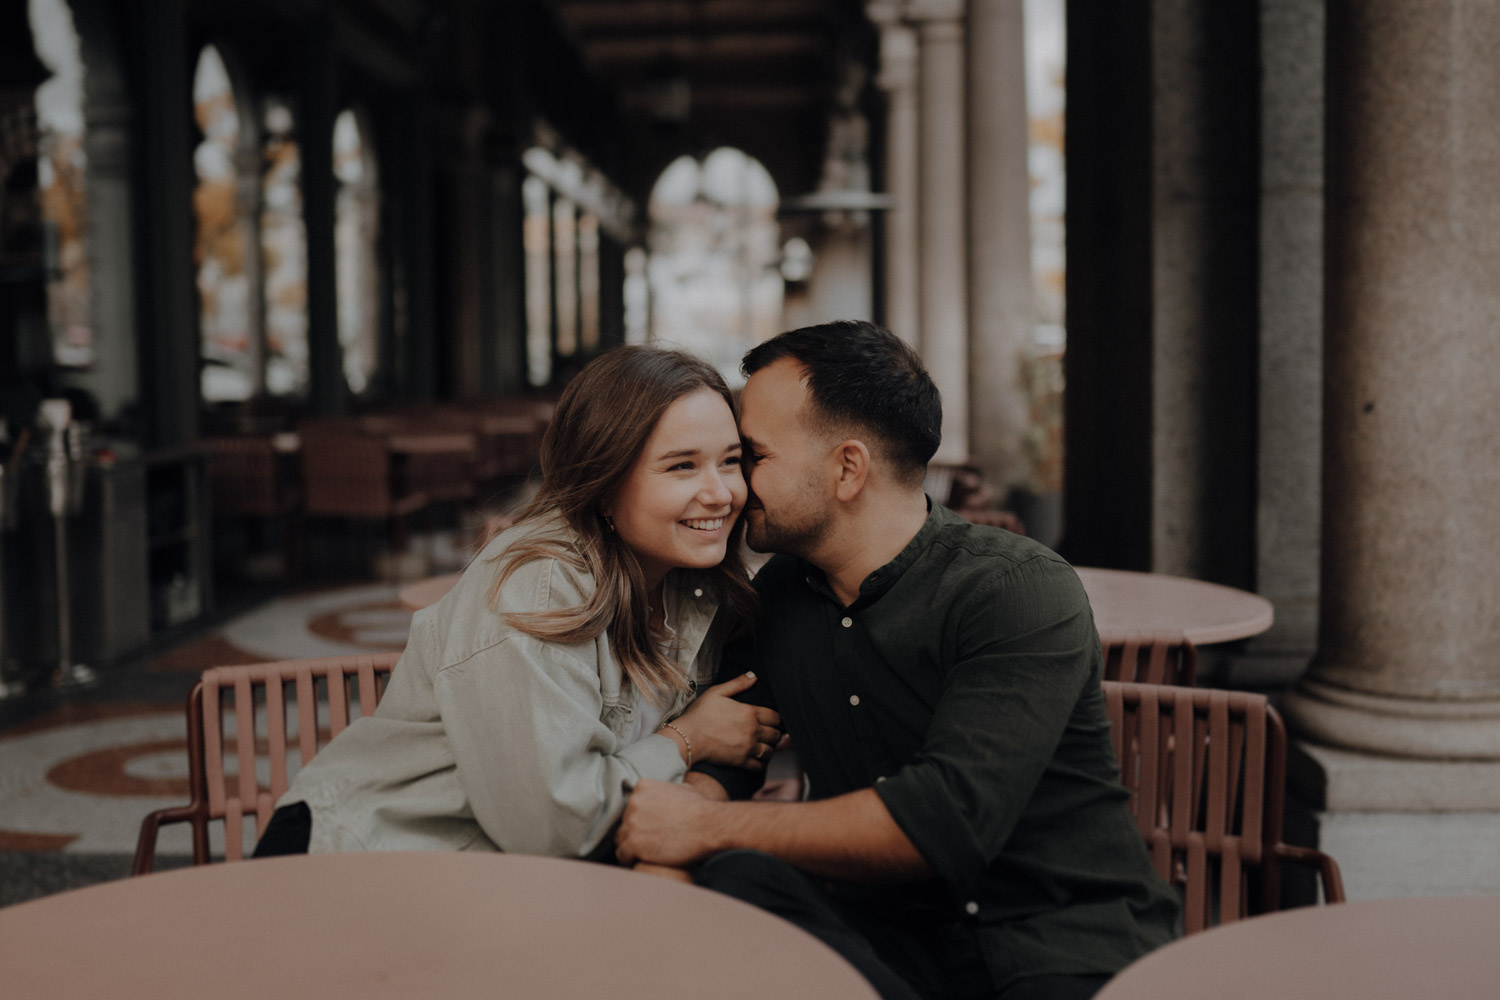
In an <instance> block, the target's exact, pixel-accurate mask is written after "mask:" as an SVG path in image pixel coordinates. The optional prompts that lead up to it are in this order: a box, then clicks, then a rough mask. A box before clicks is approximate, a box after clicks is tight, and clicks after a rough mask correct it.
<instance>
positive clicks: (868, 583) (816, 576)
mask: <svg viewBox="0 0 1500 1000" xmlns="http://www.w3.org/2000/svg"><path fill="white" fill-rule="evenodd" d="M942 510H943V508H941V507H939V506H938V505H937V504H935V503H933V502H932V498H931V497H928V498H927V520H926V521H924V522H923V523H922V527H921V528H920V529H918V531H917V533H916V534H915V535H913V536H912V538H911V541H909V542H907V543H906V547H905V548H903V549H902V550H901V551H900V552H898V553H896V558H894V559H892V560H891V561H890V562H888V563H886V564H885V565H884V566H882V567H880V568H879V569H877V570H875V571H874V572H873V573H871V574H870V575H869V576H867V577H865V578H864V580H862V581H861V582H860V585H859V596H858V597H856V598H855V599H854V603H853V604H851V605H849V607H851V608H852V607H855V606H857V605H863V604H869V603H871V602H872V601H875V600H877V599H878V598H879V597H880V595H881V594H884V593H885V592H886V591H887V590H890V589H891V587H892V586H894V585H895V583H896V581H897V580H899V579H901V575H902V574H903V573H905V572H906V571H907V569H909V568H910V567H911V564H912V563H914V562H916V561H917V559H918V558H919V557H920V556H921V555H922V553H924V552H926V551H927V547H928V546H929V545H930V544H931V543H932V540H933V538H934V537H936V536H937V533H938V531H939V530H941V527H942V524H943V521H944V518H943V516H942ZM803 577H804V578H805V579H806V580H807V584H808V586H810V587H811V588H812V589H813V590H815V591H817V592H818V593H819V594H822V595H823V596H824V597H827V598H829V599H831V600H834V601H838V600H839V599H838V596H837V595H836V594H834V592H833V588H832V587H830V586H829V585H828V578H827V577H826V576H824V574H823V571H822V570H820V569H818V568H817V567H816V566H814V565H812V564H811V563H806V562H805V563H803ZM839 603H840V604H842V603H843V602H842V601H839Z"/></svg>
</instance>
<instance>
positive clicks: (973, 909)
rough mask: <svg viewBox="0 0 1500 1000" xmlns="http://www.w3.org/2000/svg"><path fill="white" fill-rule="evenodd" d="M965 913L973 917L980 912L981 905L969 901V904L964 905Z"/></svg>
mask: <svg viewBox="0 0 1500 1000" xmlns="http://www.w3.org/2000/svg"><path fill="white" fill-rule="evenodd" d="M964 912H965V913H967V914H968V915H969V916H971V917H972V916H974V915H975V914H976V913H978V912H979V904H978V903H976V902H974V901H973V900H972V899H971V900H969V901H968V902H967V903H965V904H964Z"/></svg>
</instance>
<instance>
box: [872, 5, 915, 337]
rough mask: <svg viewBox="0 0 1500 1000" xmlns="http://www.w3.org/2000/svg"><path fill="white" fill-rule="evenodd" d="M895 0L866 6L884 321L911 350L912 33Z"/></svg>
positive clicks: (913, 162) (912, 272)
mask: <svg viewBox="0 0 1500 1000" xmlns="http://www.w3.org/2000/svg"><path fill="white" fill-rule="evenodd" d="M902 7H903V5H902V3H901V0H874V2H872V3H870V4H869V5H868V6H867V8H866V10H867V12H868V14H869V17H870V20H871V21H873V22H875V24H877V25H879V27H880V73H879V75H878V76H877V77H876V80H875V82H876V84H877V85H878V86H879V87H880V89H881V90H883V91H884V92H885V95H886V117H885V135H886V139H885V190H886V192H887V193H888V194H889V195H890V197H891V208H890V209H889V210H888V211H887V212H886V213H885V254H884V258H885V259H884V260H883V261H882V269H883V270H882V273H883V276H884V281H885V317H884V319H885V325H886V326H887V327H888V328H889V329H890V330H891V331H892V332H893V333H895V334H896V335H897V336H899V337H902V338H904V339H905V340H906V342H907V343H909V344H911V345H912V347H914V348H916V349H917V350H919V351H920V350H921V349H922V323H921V290H920V285H919V281H920V274H919V271H920V266H919V263H918V261H919V260H920V256H919V253H918V251H919V249H920V241H921V231H920V226H919V220H920V214H919V199H920V189H919V187H918V172H917V171H918V167H917V163H918V155H919V152H920V148H921V141H922V140H921V132H920V129H919V127H918V113H917V33H916V30H915V29H914V28H912V27H911V25H909V24H906V23H904V22H903V21H902V20H901V12H902Z"/></svg>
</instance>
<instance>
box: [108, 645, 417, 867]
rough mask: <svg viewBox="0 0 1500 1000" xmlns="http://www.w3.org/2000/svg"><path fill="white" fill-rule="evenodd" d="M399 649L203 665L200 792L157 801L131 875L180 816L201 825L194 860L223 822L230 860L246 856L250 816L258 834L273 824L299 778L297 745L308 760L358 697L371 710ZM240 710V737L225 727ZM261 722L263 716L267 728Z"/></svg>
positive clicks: (194, 763) (149, 860) (195, 781)
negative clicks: (172, 801) (264, 774)
mask: <svg viewBox="0 0 1500 1000" xmlns="http://www.w3.org/2000/svg"><path fill="white" fill-rule="evenodd" d="M400 655H401V654H399V653H378V654H375V655H373V656H336V657H328V658H324V659H312V660H282V661H279V662H275V663H252V664H247V665H244V666H236V667H210V668H209V669H207V670H205V671H203V676H202V678H201V679H200V680H199V681H198V683H197V684H195V685H193V690H192V692H191V693H189V695H188V701H187V724H188V784H189V787H190V789H191V800H190V801H189V802H188V804H187V805H185V806H176V807H173V808H169V809H158V810H157V811H155V812H153V813H151V814H150V815H148V816H147V817H146V818H145V819H144V820H142V822H141V832H140V837H139V839H138V840H137V841H136V848H135V863H134V865H133V866H132V868H131V874H133V875H144V874H146V873H148V872H150V871H151V869H152V868H153V867H154V865H155V861H156V841H157V833H158V831H159V830H160V828H161V827H162V826H164V825H167V824H171V823H189V824H191V825H192V832H193V864H195V865H203V864H208V863H209V861H210V860H211V858H210V852H209V841H208V831H209V826H210V824H215V823H217V824H220V825H221V827H222V829H223V831H224V860H226V861H238V860H240V859H241V858H243V857H245V856H246V855H247V854H249V853H250V852H251V851H253V850H254V843H253V841H252V842H251V843H248V844H247V843H245V837H244V819H245V817H246V816H247V815H253V816H254V817H255V835H256V837H259V836H260V835H261V834H262V833H264V832H265V829H266V824H267V823H269V822H270V820H271V814H272V812H274V811H275V809H276V800H277V799H279V798H281V796H282V795H283V794H284V793H285V792H286V790H287V785H288V783H289V781H290V775H289V771H288V766H287V759H288V753H289V751H292V750H295V751H296V752H297V753H298V756H299V759H300V762H301V764H306V763H307V762H308V761H309V760H311V759H312V758H313V755H314V754H316V753H317V752H318V748H319V747H320V746H322V745H325V744H327V742H328V741H329V740H331V739H333V737H335V736H337V735H338V734H339V733H341V732H343V730H344V728H345V727H346V726H347V725H348V724H349V721H350V718H351V709H352V707H353V705H354V701H353V699H354V698H355V697H357V698H358V705H359V715H370V714H372V713H373V712H374V711H375V706H376V705H377V704H378V703H379V701H380V697H381V695H383V694H384V693H385V682H386V680H387V678H389V676H390V673H391V670H392V668H394V667H395V665H396V660H397V659H399V658H400ZM325 699H326V703H327V707H326V724H327V729H326V730H322V729H321V728H320V726H319V716H320V715H321V714H322V713H321V712H320V708H321V702H323V701H324V700H325ZM231 719H232V720H234V730H235V731H234V737H233V743H232V744H231V743H230V742H228V739H227V738H226V736H225V733H226V732H227V729H228V726H227V723H228V721H229V720H231ZM257 723H261V724H263V729H264V735H262V734H261V732H260V730H261V728H262V726H260V725H257ZM262 739H264V743H263V744H261V740H262ZM257 744H261V746H257ZM262 748H263V749H262ZM258 751H259V752H260V753H261V754H262V755H263V756H264V757H265V758H267V759H268V760H269V762H270V781H269V787H262V786H261V784H260V782H259V780H258V779H257V776H256V756H257V752H258ZM230 763H233V764H234V765H235V766H236V767H237V768H238V771H239V774H238V777H237V778H230V777H228V774H229V767H228V765H229V764H230Z"/></svg>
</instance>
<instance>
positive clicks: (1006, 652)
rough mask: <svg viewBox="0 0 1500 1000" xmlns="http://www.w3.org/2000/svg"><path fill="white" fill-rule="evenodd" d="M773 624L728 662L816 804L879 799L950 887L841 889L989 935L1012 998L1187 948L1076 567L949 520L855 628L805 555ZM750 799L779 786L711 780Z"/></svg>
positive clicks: (734, 778) (888, 570) (780, 580)
mask: <svg viewBox="0 0 1500 1000" xmlns="http://www.w3.org/2000/svg"><path fill="white" fill-rule="evenodd" d="M755 584H756V589H757V590H758V591H759V592H760V595H761V597H762V600H763V601H764V612H765V614H764V618H763V620H762V623H761V625H760V626H759V628H758V629H757V630H756V632H755V633H754V635H753V636H751V637H749V638H746V639H743V640H741V641H739V642H738V643H736V644H734V645H732V646H731V647H730V649H729V650H727V651H726V658H725V663H724V670H723V675H722V676H733V675H735V674H738V673H740V672H742V671H744V670H747V669H749V670H754V671H755V672H756V674H757V675H758V676H759V677H760V681H759V683H757V684H756V685H755V687H754V688H752V689H751V691H750V692H748V695H749V696H751V700H754V701H757V702H761V703H764V704H768V705H770V706H772V707H774V708H776V709H777V710H778V711H779V712H780V713H781V717H782V721H783V725H784V726H785V727H786V729H787V731H788V732H790V733H791V734H792V736H793V739H794V740H795V742H796V750H797V757H798V760H799V761H800V762H801V764H802V766H803V769H804V771H805V773H806V775H807V777H808V778H809V779H810V782H811V794H812V797H814V798H829V797H832V796H835V795H841V794H843V793H845V792H851V791H855V790H857V789H861V788H869V787H871V786H873V787H874V788H875V790H876V792H877V793H878V794H879V795H880V797H881V799H882V800H883V801H884V803H885V805H886V808H888V809H889V810H890V813H891V816H892V817H894V819H895V821H896V823H897V824H898V825H899V826H900V827H901V829H902V830H903V831H904V832H905V833H906V835H907V836H908V837H909V838H910V839H911V841H912V843H913V844H914V845H915V846H916V848H917V850H918V851H920V852H921V854H922V856H923V857H924V858H925V859H926V860H927V863H928V865H929V866H930V867H931V869H932V871H933V872H934V873H935V874H936V876H937V877H936V879H935V880H934V881H932V882H929V883H923V884H918V885H902V886H845V887H836V889H838V890H839V891H841V892H842V894H844V895H846V896H857V897H859V898H863V899H865V900H867V901H868V903H869V904H870V905H871V906H874V907H879V908H882V909H885V910H887V911H889V912H890V913H892V914H893V915H902V914H904V915H905V917H907V918H909V917H911V916H913V915H916V914H921V915H922V917H921V918H922V919H924V920H933V921H937V922H940V923H949V922H951V923H952V924H953V925H955V926H956V927H967V928H969V929H970V930H972V932H973V933H974V935H975V940H976V942H977V944H978V947H979V950H980V952H981V953H982V954H983V956H984V958H985V961H986V962H987V963H988V965H989V967H990V971H991V974H992V975H993V976H994V978H995V982H996V985H997V986H1000V987H1003V986H1004V985H1005V984H1006V983H1008V982H1010V981H1011V980H1012V979H1015V978H1017V977H1021V976H1032V975H1042V974H1087V973H1113V972H1115V971H1117V970H1119V969H1120V968H1122V967H1124V966H1125V965H1126V964H1128V963H1129V962H1131V961H1133V960H1134V959H1136V958H1138V957H1140V956H1141V955H1144V954H1145V953H1146V952H1148V951H1150V950H1151V949H1153V948H1156V947H1158V946H1159V945H1162V944H1165V943H1166V942H1167V941H1169V940H1171V939H1172V938H1173V937H1175V936H1176V935H1177V933H1178V930H1177V928H1178V926H1179V916H1178V909H1179V907H1178V903H1177V898H1176V896H1175V894H1174V893H1173V892H1172V890H1171V889H1170V888H1168V886H1167V885H1166V883H1165V882H1163V881H1162V880H1161V879H1160V878H1159V877H1158V876H1157V875H1156V872H1155V869H1154V868H1153V867H1152V865H1151V860H1150V858H1149V856H1148V855H1147V852H1146V847H1145V845H1144V842H1143V841H1142V839H1141V835H1140V833H1139V832H1138V831H1137V830H1136V827H1135V823H1134V821H1133V820H1132V818H1131V816H1130V813H1129V810H1128V807H1127V793H1126V792H1125V789H1124V788H1123V787H1122V786H1121V784H1120V782H1119V766H1118V764H1117V763H1116V760H1115V755H1114V750H1113V748H1112V747H1111V745H1110V739H1109V719H1108V716H1107V715H1106V714H1105V708H1104V697H1103V692H1102V689H1101V687H1100V674H1101V670H1102V663H1101V656H1100V649H1099V637H1098V635H1097V633H1096V632H1095V631H1094V622H1093V614H1092V612H1091V610H1090V608H1089V603H1088V597H1087V595H1086V594H1085V593H1084V590H1083V586H1082V584H1080V583H1079V582H1078V577H1077V575H1076V574H1075V573H1074V572H1073V570H1072V568H1071V567H1070V566H1069V565H1068V564H1067V563H1066V562H1064V561H1063V560H1062V559H1061V558H1060V557H1059V556H1057V555H1056V554H1054V553H1052V552H1051V551H1049V550H1048V549H1046V548H1044V547H1043V546H1041V545H1039V544H1037V543H1036V542H1034V541H1032V540H1030V539H1027V538H1025V537H1023V536H1020V535H1015V534H1012V533H1010V532H1007V531H1004V530H1002V529H999V528H989V527H982V526H979V525H975V524H971V523H970V522H968V521H966V520H964V519H963V518H961V517H959V516H958V515H956V514H954V513H952V512H951V511H948V510H945V509H944V508H942V507H939V506H937V505H932V507H931V512H930V513H929V515H928V518H927V522H926V524H925V525H924V526H923V527H922V529H921V530H920V531H919V532H918V533H917V535H916V537H914V538H913V539H912V540H911V542H910V544H908V545H907V546H906V548H905V549H903V550H902V552H901V554H900V555H898V556H897V557H896V558H895V559H893V560H892V561H891V562H889V563H887V564H886V565H885V566H882V567H881V568H880V569H878V570H876V571H875V572H874V573H871V574H870V575H869V576H868V577H867V578H866V579H865V581H864V583H863V584H862V585H861V586H860V592H859V597H858V599H857V600H855V602H854V603H853V604H851V605H849V606H848V607H844V606H843V605H842V604H841V603H840V602H839V600H838V599H837V598H836V597H835V596H834V594H833V591H832V590H831V589H830V588H829V586H828V584H827V582H826V580H825V579H824V577H823V574H822V573H821V572H820V571H819V570H817V569H815V568H813V567H812V566H811V565H809V564H807V563H805V562H802V561H800V560H797V559H793V558H789V557H786V556H778V557H776V558H775V559H772V560H771V561H770V562H769V563H767V564H766V566H765V568H764V569H762V570H761V572H760V573H759V574H758V576H757V577H756V581H755ZM704 770H707V771H709V772H710V773H711V774H712V775H713V776H714V777H716V778H718V779H719V780H720V781H721V782H723V783H724V785H725V787H726V788H728V789H729V791H730V793H731V794H732V795H735V796H737V797H743V796H745V795H748V794H750V793H751V792H753V790H754V786H755V785H756V784H758V782H759V780H760V778H759V776H755V775H752V774H751V773H750V772H742V771H735V770H734V769H721V768H712V767H710V768H704Z"/></svg>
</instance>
